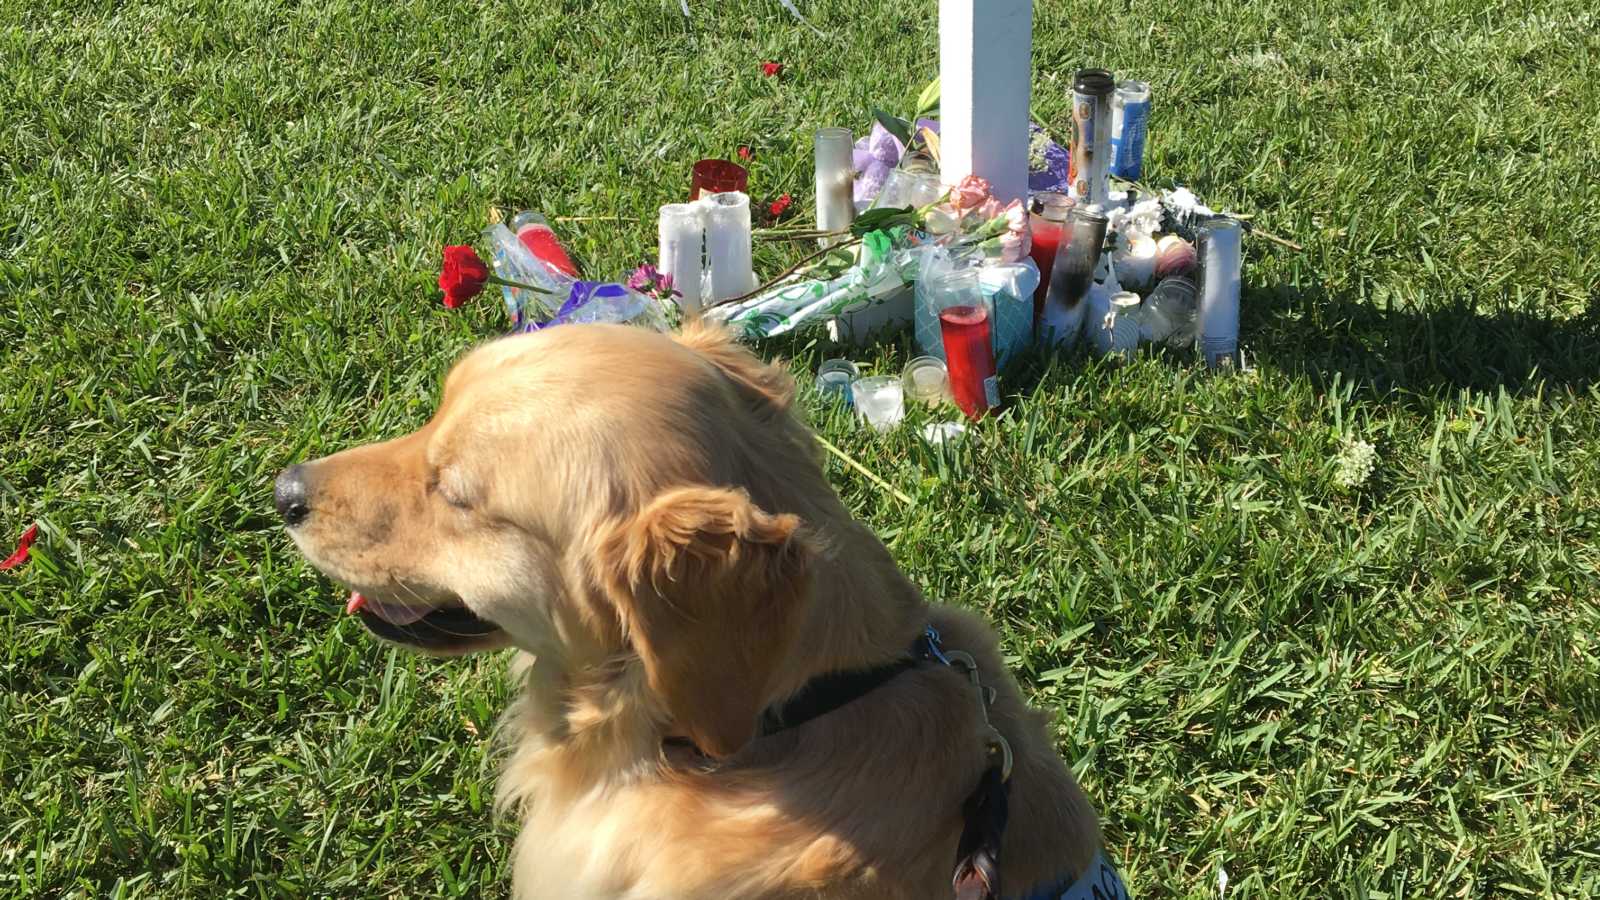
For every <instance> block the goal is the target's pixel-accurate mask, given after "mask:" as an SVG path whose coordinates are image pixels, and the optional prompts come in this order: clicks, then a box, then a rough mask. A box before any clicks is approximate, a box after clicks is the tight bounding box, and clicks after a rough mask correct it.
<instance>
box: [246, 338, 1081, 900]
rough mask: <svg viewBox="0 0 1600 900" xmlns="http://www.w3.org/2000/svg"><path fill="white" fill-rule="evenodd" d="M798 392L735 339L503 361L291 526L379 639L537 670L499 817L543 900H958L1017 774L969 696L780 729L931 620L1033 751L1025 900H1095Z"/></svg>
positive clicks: (295, 506)
mask: <svg viewBox="0 0 1600 900" xmlns="http://www.w3.org/2000/svg"><path fill="white" fill-rule="evenodd" d="M793 396H794V384H793V382H792V380H791V379H790V378H789V377H788V375H787V374H786V373H784V372H783V371H782V370H781V369H779V368H777V367H774V366H771V365H768V364H765V363H763V362H761V361H760V360H759V359H757V358H756V357H755V356H754V355H752V354H751V353H749V352H748V351H746V350H744V349H743V348H742V347H740V346H739V345H737V344H736V343H734V342H733V341H731V340H730V339H729V338H728V337H727V336H726V335H725V334H724V333H723V332H720V331H717V330H715V329H711V328H708V327H702V326H697V325H691V326H689V327H688V328H687V329H686V330H685V332H684V333H683V334H681V335H677V336H667V335H662V334H656V333H652V332H648V331H644V330H641V329H637V328H631V327H626V326H610V325H569V326H562V327H559V328H553V329H549V330H547V331H544V332H540V333H537V334H531V335H521V336H516V337H509V338H504V339H501V340H497V341H494V342H492V343H489V344H487V345H485V346H483V347H480V348H478V349H476V350H475V351H473V352H471V353H470V354H468V355H467V356H466V357H465V358H464V359H462V360H461V361H460V363H458V364H457V365H456V366H455V368H454V370H453V371H452V372H451V373H450V375H449V377H448V378H447V379H446V381H445V385H444V396H443V400H442V401H441V403H440V406H439V409H438V412H437V413H436V414H435V416H434V417H433V419H432V421H430V422H428V424H426V425H424V426H423V427H422V428H421V429H419V430H418V431H416V432H414V433H412V434H409V435H406V436H404V437H401V438H397V439H395V440H391V441H386V442H383V443H380V444H373V445H370V446H363V447H356V448H354V449H350V450H346V451H344V452H342V453H338V454H335V455H333V456H329V457H326V458H323V459H318V460H314V461H311V462H307V463H304V464H302V465H296V466H292V467H290V468H289V469H286V470H285V471H284V472H283V473H282V474H281V475H280V476H279V478H278V482H277V484H276V497H275V500H276V503H277V506H278V509H279V511H280V513H281V514H282V515H283V518H284V521H285V522H286V524H287V525H288V527H289V533H290V534H291V535H292V536H293V540H294V542H295V544H296V545H298V546H299V548H300V550H301V551H302V552H303V553H304V554H305V555H306V557H307V558H309V559H310V561H311V562H312V563H313V564H314V565H315V566H316V567H317V568H319V569H321V570H322V571H323V572H325V573H326V574H328V575H329V576H330V577H332V578H334V579H336V580H338V581H340V582H342V583H344V584H345V585H346V586H348V587H350V588H351V589H352V591H353V593H352V595H351V601H350V609H351V611H352V612H355V613H356V614H358V615H359V616H360V618H361V621H362V622H363V623H365V624H366V625H367V627H368V628H369V629H370V630H372V631H373V632H374V633H375V634H376V635H377V636H378V637H380V638H384V639H387V640H390V641H393V642H397V643H400V644H404V645H407V646H411V647H414V648H420V649H422V650H425V651H429V652H433V653H444V654H454V653H466V652H470V651H477V650H489V649H494V648H500V647H515V648H517V649H518V650H519V651H521V652H520V653H519V654H518V655H517V660H516V662H515V663H514V665H513V672H514V673H515V675H516V677H517V678H518V679H520V680H521V681H522V682H523V683H524V685H525V688H524V690H523V692H522V695H521V698H520V700H519V701H518V702H517V703H516V704H515V705H514V706H513V707H512V708H511V709H510V710H508V711H507V713H506V714H505V718H504V720H503V723H502V726H501V732H502V734H503V735H504V736H505V737H506V739H507V740H508V742H509V744H508V758H507V760H506V763H505V766H504V770H503V771H502V773H501V774H500V779H499V789H498V802H499V806H500V808H501V809H502V810H504V811H507V812H510V813H513V814H515V815H517V816H518V817H519V819H520V821H521V826H522V827H521V831H520V835H519V837H518V839H517V842H516V848H515V859H514V875H513V883H514V890H515V893H516V896H518V897H520V898H530V900H531V898H562V900H591V898H592V900H600V898H606V900H620V898H627V900H680V898H681V900H789V898H807V900H824V898H826V900H847V898H850V900H854V898H874V900H901V898H905V900H911V898H918V900H920V898H936V897H950V896H951V895H952V888H951V874H952V865H953V863H954V861H955V858H956V854H957V843H958V838H959V837H960V835H961V834H962V829H963V824H964V816H963V802H964V800H965V799H966V798H967V797H968V795H969V794H971V793H972V792H973V791H974V787H975V785H977V784H978V782H979V779H980V777H981V776H982V775H983V773H984V772H985V771H986V767H988V766H989V765H990V756H989V753H988V750H987V749H986V747H985V742H984V734H985V731H984V729H985V725H984V722H983V719H984V715H985V712H984V709H983V707H982V705H981V704H980V702H979V701H978V700H977V699H976V694H977V692H976V691H974V689H973V686H972V684H971V682H970V681H969V679H968V678H967V677H966V675H965V674H964V673H963V672H962V671H959V670H957V669H954V668H951V667H947V666H943V665H937V664H933V665H911V666H907V667H906V668H904V669H903V670H900V671H899V672H898V673H897V674H894V675H893V677H890V678H888V679H887V680H885V681H883V683H881V684H879V685H877V686H876V687H874V688H872V689H870V690H867V691H865V692H864V693H862V694H860V695H859V696H856V697H854V698H853V699H849V702H846V703H844V704H843V705H842V706H838V707H837V708H835V709H833V710H832V711H830V712H826V713H825V714H823V715H820V716H818V717H816V718H814V719H811V720H810V721H808V722H805V723H804V724H802V725H799V726H798V727H793V728H787V729H783V730H777V731H776V732H771V731H764V730H762V728H761V727H760V722H761V719H762V715H763V712H764V711H768V710H770V709H773V708H774V707H776V706H778V705H780V704H782V703H783V702H784V701H785V700H786V699H787V698H790V697H792V696H794V695H795V694H796V693H797V692H800V691H801V690H802V689H803V688H804V687H805V686H806V685H807V684H808V683H809V682H811V681H812V679H814V678H817V677H818V676H823V675H826V674H828V673H838V672H848V671H855V670H871V669H873V668H874V667H880V666H886V665H890V664H893V663H894V662H895V661H897V660H904V659H905V657H906V655H907V652H908V651H907V648H908V647H910V646H912V645H913V644H914V643H915V642H916V640H917V638H918V636H919V635H922V634H923V633H924V630H925V629H926V628H927V626H929V625H930V624H931V625H932V626H934V627H935V628H936V629H937V631H938V633H939V634H940V635H942V643H943V647H944V649H945V650H947V651H965V652H966V653H969V654H971V656H972V657H973V658H974V659H975V660H976V663H977V668H978V671H979V676H980V678H981V679H982V681H983V684H984V685H986V686H987V688H988V689H989V692H990V693H991V694H992V700H991V702H990V704H989V706H988V710H987V716H988V718H989V719H990V721H991V722H992V723H993V724H994V725H995V726H996V727H997V728H998V729H999V731H1000V733H1001V734H1002V735H1003V736H1004V737H1005V739H1006V741H1007V742H1009V744H1010V747H1011V749H1012V751H1013V755H1014V760H1015V763H1014V769H1013V774H1012V777H1011V780H1010V823H1009V826H1008V827H1006V829H1005V831H1004V840H1003V843H1002V844H1001V848H1002V851H1003V852H1002V853H1001V857H1000V858H1001V867H1002V869H1003V873H1004V885H1005V888H1006V896H1007V897H1008V898H1017V897H1032V896H1040V897H1043V896H1048V897H1051V898H1052V900H1053V898H1055V897H1056V896H1058V895H1059V896H1065V895H1064V894H1060V892H1059V891H1058V890H1057V889H1056V888H1053V887H1052V885H1058V884H1059V885H1065V884H1068V883H1070V882H1072V881H1073V880H1074V879H1078V878H1079V877H1080V876H1084V875H1085V873H1086V872H1087V871H1088V870H1089V869H1090V868H1091V863H1095V862H1096V860H1097V859H1101V858H1102V857H1101V856H1100V855H1099V852H1098V851H1099V845H1100V834H1099V826H1098V821H1097V818H1096V814H1095V811H1094V809H1093V808H1092V807H1091V805H1090V803H1089V802H1088V800H1087V799H1086V798H1085V797H1084V794H1083V792H1082V791H1081V790H1080V788H1079V787H1078V785H1077V783H1076V782H1075V781H1074V780H1073V778H1072V775H1071V774H1070V772H1069V771H1068V769H1067V767H1066V766H1065V765H1064V764H1063V763H1062V761H1061V760H1060V759H1059V758H1058V757H1057V755H1056V753H1055V752H1054V750H1053V749H1052V746H1051V741H1050V738H1049V736H1048V735H1047V732H1046V728H1045V720H1044V717H1043V716H1042V715H1040V714H1038V713H1035V712H1033V711H1030V710H1029V709H1027V708H1026V706H1025V705H1024V703H1023V700H1022V697H1021V694H1020V692H1019V690H1018V688H1017V686H1016V684H1015V682H1014V681H1013V680H1012V679H1011V678H1010V676H1009V675H1008V674H1007V673H1006V672H1005V669H1004V667H1003V664H1002V662H1001V657H1000V654H999V651H998V645H997V641H996V639H995V637H994V635H993V634H992V633H991V632H990V630H989V629H988V628H987V627H986V626H985V625H984V624H983V623H981V622H980V621H979V619H978V618H976V617H975V616H973V615H971V614H970V613H967V612H963V611H961V610H958V609H954V608H951V607H946V606H937V605H930V604H929V603H928V602H927V601H926V600H924V599H923V597H922V595H921V593H920V592H919V591H918V590H917V588H916V586H915V585H913V584H912V583H911V582H910V581H909V580H908V579H907V578H906V577H905V575H904V574H902V573H901V571H900V570H899V569H898V568H897V567H896V565H895V562H894V560H893V559H892V558H891V557H890V555H889V552H888V550H887V549H886V548H885V547H884V545H883V543H882V542H880V541H879V540H878V538H877V537H876V536H875V535H874V534H873V533H872V532H871V531H870V530H868V529H867V528H866V527H865V526H863V525H862V524H860V523H859V522H857V521H856V520H855V519H854V518H852V517H851V515H850V513H849V512H848V511H847V510H846V509H845V507H844V505H843V504H842V503H841V502H840V500H839V498H838V496H837V495H836V494H835V493H834V491H833V489H832V488H831V487H830V486H829V485H828V482H827V480H826V479H825V477H824V475H823V469H822V466H821V460H820V454H819V451H818V449H817V444H816V442H815V440H814V439H813V438H812V435H811V432H810V431H809V430H808V429H807V428H806V426H805V425H804V424H802V422H801V421H800V420H799V419H798V417H797V416H796V415H795V414H794V413H793V412H792V411H791V406H792V401H793Z"/></svg>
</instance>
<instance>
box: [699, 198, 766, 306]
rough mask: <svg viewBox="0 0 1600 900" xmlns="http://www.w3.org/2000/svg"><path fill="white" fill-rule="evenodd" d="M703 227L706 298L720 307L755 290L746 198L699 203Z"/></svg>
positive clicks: (711, 200)
mask: <svg viewBox="0 0 1600 900" xmlns="http://www.w3.org/2000/svg"><path fill="white" fill-rule="evenodd" d="M700 203H701V205H702V210H703V212H704V215H705V223H706V278H707V280H708V281H709V282H710V284H709V285H708V286H707V290H706V292H707V294H708V295H709V296H710V298H711V302H713V303H720V302H721V301H723V300H731V299H733V298H734V297H738V296H741V295H743V294H748V293H749V292H750V291H752V290H754V289H755V286H756V276H755V272H754V270H753V269H752V268H751V266H750V195H749V194H745V193H741V192H730V193H723V194H712V195H711V196H709V197H706V198H705V199H703V200H701V201H700Z"/></svg>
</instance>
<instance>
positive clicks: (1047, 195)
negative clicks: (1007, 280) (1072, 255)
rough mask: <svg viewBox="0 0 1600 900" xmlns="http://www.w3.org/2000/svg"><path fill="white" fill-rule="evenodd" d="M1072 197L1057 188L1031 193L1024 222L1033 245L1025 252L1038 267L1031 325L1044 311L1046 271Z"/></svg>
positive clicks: (1062, 235)
mask: <svg viewBox="0 0 1600 900" xmlns="http://www.w3.org/2000/svg"><path fill="white" fill-rule="evenodd" d="M1072 206H1073V202H1072V198H1071V197H1068V196H1067V195H1066V194H1062V193H1059V192H1057V191H1040V192H1039V193H1037V194H1034V195H1033V203H1032V205H1031V208H1030V210H1029V212H1028V225H1029V228H1030V230H1031V231H1032V232H1033V247H1032V249H1030V250H1029V251H1028V255H1029V256H1032V257H1033V262H1034V265H1036V266H1038V267H1039V286H1038V287H1037V288H1035V289H1034V291H1033V320H1034V323H1035V325H1036V326H1037V323H1038V321H1039V316H1040V315H1041V314H1042V313H1043V312H1044V298H1045V295H1046V294H1048V293H1050V270H1051V269H1053V268H1054V267H1055V264H1056V251H1057V250H1058V249H1059V248H1060V246H1061V241H1062V240H1063V238H1065V236H1066V234H1065V228H1066V224H1067V214H1068V213H1069V212H1071V211H1072Z"/></svg>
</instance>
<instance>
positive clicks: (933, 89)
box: [911, 78, 941, 120]
mask: <svg viewBox="0 0 1600 900" xmlns="http://www.w3.org/2000/svg"><path fill="white" fill-rule="evenodd" d="M940 93H941V86H940V83H939V79H938V78H934V79H933V80H932V81H930V82H928V86H927V87H925V88H923V89H922V93H920V94H918V95H917V111H916V114H915V115H913V116H912V117H911V118H912V119H913V120H915V119H922V118H929V119H931V118H935V117H937V116H938V115H939V97H940Z"/></svg>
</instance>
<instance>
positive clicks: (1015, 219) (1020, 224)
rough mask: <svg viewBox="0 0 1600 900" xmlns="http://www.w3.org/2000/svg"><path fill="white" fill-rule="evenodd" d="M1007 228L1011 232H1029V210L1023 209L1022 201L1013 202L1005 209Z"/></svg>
mask: <svg viewBox="0 0 1600 900" xmlns="http://www.w3.org/2000/svg"><path fill="white" fill-rule="evenodd" d="M1005 214H1006V228H1007V229H1008V230H1010V231H1017V232H1022V231H1027V230H1028V210H1027V209H1026V208H1024V207H1023V205H1022V201H1021V200H1013V201H1011V203H1010V205H1008V206H1007V207H1006V208H1005Z"/></svg>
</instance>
